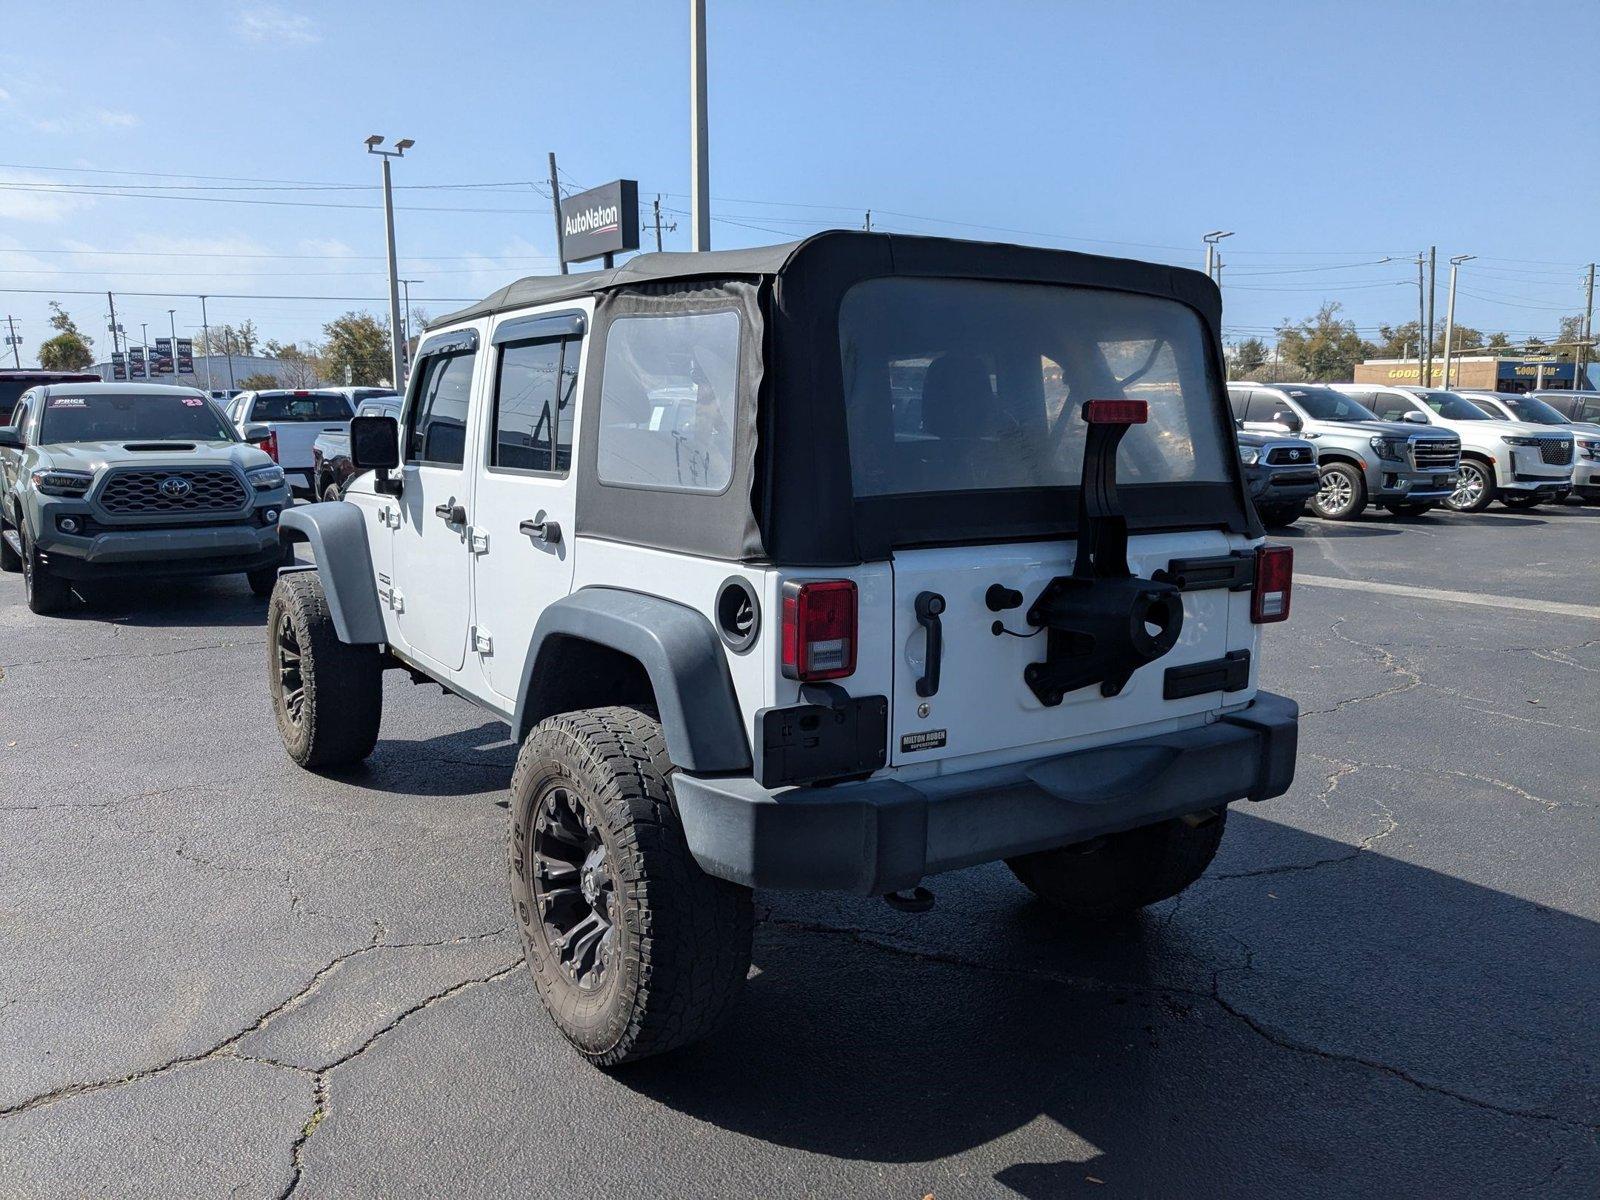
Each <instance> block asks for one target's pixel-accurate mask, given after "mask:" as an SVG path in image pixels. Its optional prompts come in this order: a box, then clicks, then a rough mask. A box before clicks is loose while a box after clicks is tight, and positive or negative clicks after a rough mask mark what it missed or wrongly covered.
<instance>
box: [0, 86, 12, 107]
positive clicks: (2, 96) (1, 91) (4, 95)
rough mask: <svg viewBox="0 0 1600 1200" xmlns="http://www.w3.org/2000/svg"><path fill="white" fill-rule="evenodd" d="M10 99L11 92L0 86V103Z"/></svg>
mask: <svg viewBox="0 0 1600 1200" xmlns="http://www.w3.org/2000/svg"><path fill="white" fill-rule="evenodd" d="M10 99H11V93H10V92H8V91H6V90H5V88H0V104H4V103H5V102H6V101H8V100H10Z"/></svg>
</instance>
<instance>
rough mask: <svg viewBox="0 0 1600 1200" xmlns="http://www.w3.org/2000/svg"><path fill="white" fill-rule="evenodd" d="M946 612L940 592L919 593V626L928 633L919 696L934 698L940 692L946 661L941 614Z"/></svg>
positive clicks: (918, 682) (918, 688) (918, 685)
mask: <svg viewBox="0 0 1600 1200" xmlns="http://www.w3.org/2000/svg"><path fill="white" fill-rule="evenodd" d="M942 612H944V597H943V596H941V595H939V593H938V592H918V593H917V624H918V625H921V626H922V628H923V629H925V630H927V633H928V645H927V650H926V652H925V655H924V658H923V664H922V678H921V679H919V680H917V695H919V696H923V697H927V696H932V695H934V694H935V693H937V692H938V690H939V666H940V663H941V662H942V661H943V659H944V626H943V625H942V624H940V621H939V614H940V613H942Z"/></svg>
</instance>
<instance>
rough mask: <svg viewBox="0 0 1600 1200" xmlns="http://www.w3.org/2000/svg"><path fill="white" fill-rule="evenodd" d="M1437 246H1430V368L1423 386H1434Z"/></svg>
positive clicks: (1437, 282) (1437, 276)
mask: <svg viewBox="0 0 1600 1200" xmlns="http://www.w3.org/2000/svg"><path fill="white" fill-rule="evenodd" d="M1436 251H1437V247H1434V246H1429V247H1428V341H1427V347H1428V370H1427V374H1426V375H1424V376H1423V379H1422V386H1423V387H1432V386H1433V294H1434V293H1435V292H1436V291H1438V289H1439V271H1438V263H1437V260H1436Z"/></svg>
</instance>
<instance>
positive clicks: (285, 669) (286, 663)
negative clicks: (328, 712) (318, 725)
mask: <svg viewBox="0 0 1600 1200" xmlns="http://www.w3.org/2000/svg"><path fill="white" fill-rule="evenodd" d="M274 641H276V642H277V648H278V653H277V662H278V694H279V695H280V696H282V698H283V699H282V704H283V714H284V716H285V717H286V718H287V719H288V721H289V724H291V725H294V726H296V727H298V726H299V725H300V723H301V722H302V721H303V720H305V711H306V680H305V674H304V672H302V671H301V669H300V639H299V638H298V637H296V636H295V632H294V623H293V622H292V621H290V620H289V614H288V613H287V612H285V613H284V614H283V615H282V616H281V617H280V618H279V619H278V630H277V637H276V638H275V639H274Z"/></svg>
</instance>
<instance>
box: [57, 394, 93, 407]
mask: <svg viewBox="0 0 1600 1200" xmlns="http://www.w3.org/2000/svg"><path fill="white" fill-rule="evenodd" d="M50 407H51V408H88V407H89V402H88V401H87V400H85V399H84V398H83V397H81V396H57V397H56V398H55V399H53V400H51V401H50Z"/></svg>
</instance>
